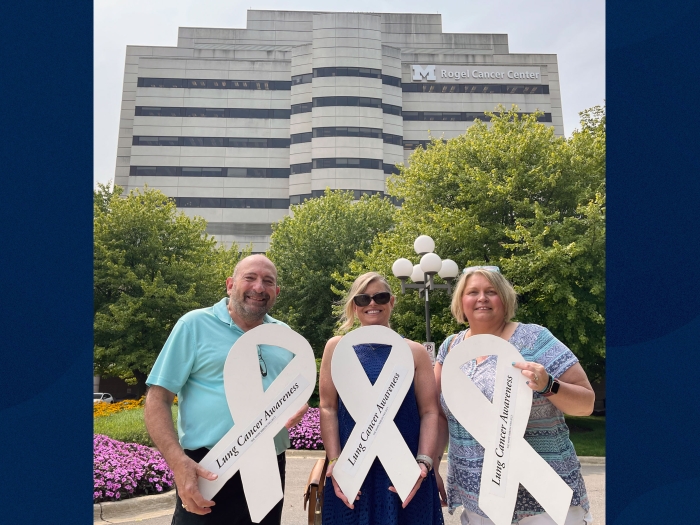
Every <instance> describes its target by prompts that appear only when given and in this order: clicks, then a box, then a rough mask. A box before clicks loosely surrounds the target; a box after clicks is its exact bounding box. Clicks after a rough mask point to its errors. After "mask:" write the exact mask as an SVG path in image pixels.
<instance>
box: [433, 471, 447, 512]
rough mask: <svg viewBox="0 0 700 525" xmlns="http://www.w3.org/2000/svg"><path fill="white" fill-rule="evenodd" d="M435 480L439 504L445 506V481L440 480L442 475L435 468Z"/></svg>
mask: <svg viewBox="0 0 700 525" xmlns="http://www.w3.org/2000/svg"><path fill="white" fill-rule="evenodd" d="M435 482H436V483H437V488H438V492H439V493H440V505H441V506H443V507H447V492H445V482H444V481H442V476H440V472H439V470H438V469H435Z"/></svg>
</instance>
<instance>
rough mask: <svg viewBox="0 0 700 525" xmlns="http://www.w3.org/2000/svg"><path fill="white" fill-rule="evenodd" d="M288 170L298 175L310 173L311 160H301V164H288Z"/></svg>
mask: <svg viewBox="0 0 700 525" xmlns="http://www.w3.org/2000/svg"><path fill="white" fill-rule="evenodd" d="M289 172H290V174H291V175H298V174H300V173H311V162H303V163H301V164H291V165H290V166H289Z"/></svg>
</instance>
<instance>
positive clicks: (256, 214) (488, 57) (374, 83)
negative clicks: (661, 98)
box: [115, 10, 564, 252]
mask: <svg viewBox="0 0 700 525" xmlns="http://www.w3.org/2000/svg"><path fill="white" fill-rule="evenodd" d="M499 104H502V105H503V106H505V107H506V108H510V106H511V105H512V104H517V106H518V107H519V111H521V112H524V113H530V112H534V111H536V110H539V111H543V112H544V113H545V115H544V116H543V117H541V120H542V121H544V122H546V123H548V125H552V126H553V127H554V131H555V134H557V135H560V136H563V135H564V127H563V117H562V110H561V95H560V89H559V77H558V69H557V58H556V55H540V54H537V55H533V54H530V55H529V54H512V53H509V50H508V38H507V35H501V34H450V33H443V32H442V19H441V16H440V15H438V14H393V13H392V14H389V13H376V14H375V13H322V12H318V13H316V12H300V11H258V10H249V11H248V21H247V28H246V29H215V28H188V27H184V28H180V29H179V34H178V42H177V46H176V47H145V46H128V47H127V52H126V64H125V70H124V86H123V96H122V109H121V120H120V129H119V145H118V152H117V167H116V172H115V183H116V184H119V185H121V186H123V187H124V188H125V189H126V191H127V192H128V191H129V190H130V189H133V188H141V187H143V186H144V185H146V184H147V185H148V186H149V187H152V188H158V189H160V190H161V191H163V192H164V193H165V194H166V195H168V196H169V197H173V198H174V199H175V202H176V204H177V205H178V207H179V208H181V209H182V210H183V211H185V213H187V214H189V215H200V216H202V217H204V218H205V219H206V220H207V221H208V224H209V225H208V232H209V233H211V234H212V235H215V236H216V237H217V239H218V240H219V241H220V242H223V243H225V244H226V245H230V244H231V243H232V242H234V241H235V242H237V243H238V244H239V246H241V247H244V246H247V245H248V244H252V247H253V251H254V252H262V251H265V250H266V249H267V248H268V247H269V238H270V232H271V225H272V224H273V223H275V222H276V221H278V220H280V219H282V218H283V217H284V216H285V215H287V214H288V213H289V206H290V205H291V204H297V203H300V202H303V201H304V200H305V199H308V198H312V197H315V196H318V195H319V194H322V193H323V191H324V189H325V188H326V187H330V188H332V189H347V190H353V191H354V192H355V195H356V196H357V197H359V195H361V194H362V193H376V192H384V191H385V181H386V178H387V177H388V176H389V175H390V174H391V173H392V171H396V168H395V165H396V163H400V162H406V161H407V160H408V157H409V156H410V154H411V152H412V150H413V149H414V148H415V147H416V146H417V145H418V144H422V143H425V142H426V141H427V140H428V139H429V138H430V137H431V136H433V137H437V138H443V139H449V138H452V137H455V136H457V135H460V134H462V133H464V131H465V130H466V129H467V128H468V127H469V126H471V125H472V124H473V120H474V118H481V119H482V120H483V119H484V118H485V117H484V115H483V113H484V112H485V111H493V110H494V109H495V108H496V107H497V106H498V105H499Z"/></svg>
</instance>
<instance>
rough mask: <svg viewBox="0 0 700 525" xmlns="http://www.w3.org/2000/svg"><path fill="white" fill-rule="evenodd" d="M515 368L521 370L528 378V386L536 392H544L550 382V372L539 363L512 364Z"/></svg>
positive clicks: (523, 362)
mask: <svg viewBox="0 0 700 525" xmlns="http://www.w3.org/2000/svg"><path fill="white" fill-rule="evenodd" d="M512 365H513V366H514V367H515V368H519V369H520V370H521V374H523V375H524V376H525V377H526V378H527V380H528V381H527V386H529V387H530V388H531V389H532V390H534V391H540V390H544V388H545V387H546V386H547V383H548V382H549V372H547V370H546V369H545V368H544V367H543V366H542V365H541V364H539V363H533V362H532V361H519V362H517V363H515V362H514V363H512Z"/></svg>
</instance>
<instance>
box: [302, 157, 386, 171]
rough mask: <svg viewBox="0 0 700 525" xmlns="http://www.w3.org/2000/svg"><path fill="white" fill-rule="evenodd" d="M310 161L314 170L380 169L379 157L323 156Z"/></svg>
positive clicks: (380, 161)
mask: <svg viewBox="0 0 700 525" xmlns="http://www.w3.org/2000/svg"><path fill="white" fill-rule="evenodd" d="M311 163H312V168H313V169H315V170H317V169H326V168H361V169H368V170H380V169H382V160H381V159H354V158H324V159H313V160H312V161H311Z"/></svg>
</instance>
